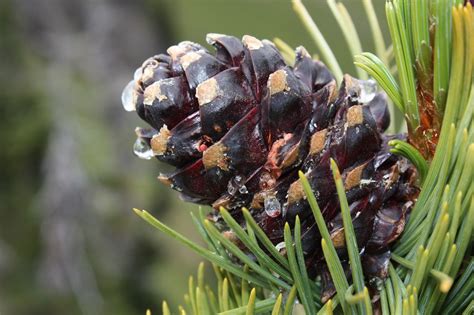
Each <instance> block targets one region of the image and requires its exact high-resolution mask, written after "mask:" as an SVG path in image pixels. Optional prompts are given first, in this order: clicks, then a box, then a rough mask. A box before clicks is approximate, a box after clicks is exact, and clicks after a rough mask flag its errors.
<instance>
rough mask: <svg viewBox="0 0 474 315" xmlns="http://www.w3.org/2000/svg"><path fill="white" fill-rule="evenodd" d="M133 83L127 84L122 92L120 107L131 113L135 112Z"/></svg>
mask: <svg viewBox="0 0 474 315" xmlns="http://www.w3.org/2000/svg"><path fill="white" fill-rule="evenodd" d="M135 93H136V92H135V81H134V80H132V81H130V82H128V84H127V85H126V86H125V88H124V89H123V91H122V105H123V108H124V109H125V110H126V111H127V112H133V111H134V110H135V105H136V104H135V100H136V98H135Z"/></svg>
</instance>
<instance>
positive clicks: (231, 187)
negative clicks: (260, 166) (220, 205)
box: [227, 175, 248, 196]
mask: <svg viewBox="0 0 474 315" xmlns="http://www.w3.org/2000/svg"><path fill="white" fill-rule="evenodd" d="M244 182H245V180H244V178H243V177H242V176H240V175H236V176H234V177H232V178H231V179H230V180H229V182H228V183H227V192H228V193H229V195H232V196H234V195H235V194H236V193H237V191H238V192H240V193H241V194H247V193H248V191H247V187H245V185H244Z"/></svg>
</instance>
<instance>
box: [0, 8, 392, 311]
mask: <svg viewBox="0 0 474 315" xmlns="http://www.w3.org/2000/svg"><path fill="white" fill-rule="evenodd" d="M342 2H343V3H344V4H345V5H346V6H347V8H348V10H349V11H350V13H351V15H352V17H353V19H354V22H355V24H356V27H357V29H358V31H359V33H360V35H361V40H362V42H363V47H364V50H366V51H373V45H372V43H371V42H370V30H369V26H368V22H367V18H366V16H365V13H364V10H363V7H362V3H361V0H351V1H349V0H346V1H342ZM374 3H375V6H376V10H377V12H378V15H379V18H380V19H381V22H382V28H383V30H384V32H385V33H386V25H385V21H384V14H383V4H384V1H382V0H380V1H374ZM305 4H306V5H307V7H308V9H309V11H310V12H311V14H312V15H313V17H314V19H315V20H316V22H317V24H318V26H319V27H320V29H321V31H322V32H323V33H324V34H325V36H326V38H327V40H328V42H329V44H330V45H331V46H332V47H333V50H334V51H335V53H336V56H337V57H338V59H339V61H340V63H341V66H342V67H343V69H344V71H345V72H349V73H351V74H354V67H353V66H352V60H351V56H350V55H349V53H348V50H347V46H346V44H345V43H344V40H343V38H342V34H341V32H340V30H339V28H338V25H337V23H336V21H335V20H334V19H333V17H332V15H331V13H330V11H329V9H328V7H327V4H326V1H325V0H313V1H306V2H305ZM209 32H215V33H225V34H232V35H235V36H238V37H241V36H242V35H244V34H252V35H254V36H256V37H259V38H268V39H272V38H273V37H276V36H278V37H280V38H282V39H283V40H285V41H287V42H288V43H289V44H290V45H292V46H293V47H296V46H298V45H304V46H305V47H306V48H307V49H308V50H309V51H310V52H312V53H317V50H316V48H315V46H314V44H313V43H312V41H311V39H310V37H309V36H308V35H307V33H306V31H305V30H304V29H303V27H302V25H301V23H300V21H299V20H298V19H297V18H296V16H295V15H294V13H293V11H292V8H291V3H290V1H289V0H288V1H287V0H278V1H271V0H255V1H250V0H247V1H236V0H233V1H224V0H199V1H198V0H196V1H184V0H178V1H177V0H174V1H172V0H169V1H165V0H137V1H133V0H102V1H96V0H82V1H80V0H67V1H66V0H42V1H29V0H1V1H0V314H17V315H22V314H144V312H145V309H146V308H150V309H152V310H153V311H154V314H158V313H159V311H158V309H159V305H160V304H161V300H162V299H164V298H166V299H167V300H168V301H169V302H170V303H171V304H172V305H177V304H178V303H182V295H183V293H184V292H185V291H186V286H187V276H188V275H189V274H191V273H194V272H195V268H196V267H197V262H198V261H199V260H200V259H199V257H196V255H194V254H193V253H191V252H190V251H189V250H187V249H185V248H183V247H181V246H180V245H179V244H177V243H176V242H175V241H173V240H170V239H167V238H166V237H165V236H163V235H161V234H159V233H158V232H157V231H155V230H152V228H151V227H149V226H148V225H146V224H145V223H144V222H142V221H141V220H140V219H139V218H138V217H136V216H135V215H134V214H133V212H132V211H131V209H132V207H137V208H143V209H148V210H150V211H151V212H152V213H153V214H154V215H156V216H157V217H159V218H160V219H161V220H162V221H164V222H165V223H167V224H169V225H171V226H173V227H174V228H176V229H177V230H178V231H182V232H184V234H185V235H187V236H189V237H191V238H193V239H196V240H197V239H198V237H197V234H196V233H195V232H194V229H193V227H192V224H191V220H190V217H189V212H190V211H192V210H194V209H195V208H196V207H195V206H193V205H190V204H185V203H183V202H181V201H180V200H179V199H178V198H177V195H176V194H175V193H174V192H172V191H170V190H168V189H166V188H165V187H163V186H162V185H161V184H160V183H159V182H158V181H157V180H156V176H157V175H158V174H159V172H160V170H161V171H163V170H165V169H166V167H165V166H164V165H160V163H158V162H155V161H143V160H140V159H138V158H136V157H134V156H133V154H132V150H131V148H132V144H133V142H134V132H133V130H134V128H135V126H137V125H142V126H143V125H144V124H143V123H141V122H140V120H139V119H138V118H137V117H136V115H132V114H128V115H127V113H126V112H125V111H123V109H122V106H121V104H120V94H121V90H122V88H123V86H124V85H125V84H126V83H127V82H128V81H129V80H130V79H131V77H132V74H133V71H134V69H135V68H136V67H137V66H139V65H140V64H141V62H142V61H143V60H144V59H146V58H147V57H148V56H151V55H153V54H155V53H159V52H163V51H164V50H165V49H166V47H168V46H170V45H172V44H173V43H175V42H178V41H181V40H191V41H196V42H200V43H204V42H205V40H204V39H205V35H206V33H209Z"/></svg>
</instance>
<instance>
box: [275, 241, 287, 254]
mask: <svg viewBox="0 0 474 315" xmlns="http://www.w3.org/2000/svg"><path fill="white" fill-rule="evenodd" d="M284 248H286V244H285V242H280V243H278V244H276V245H275V249H276V250H277V251H279V252H281V251H282V250H283V249H284Z"/></svg>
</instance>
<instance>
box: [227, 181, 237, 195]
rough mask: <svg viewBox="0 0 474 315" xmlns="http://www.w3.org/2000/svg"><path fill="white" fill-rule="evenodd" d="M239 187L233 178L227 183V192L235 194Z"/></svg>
mask: <svg viewBox="0 0 474 315" xmlns="http://www.w3.org/2000/svg"><path fill="white" fill-rule="evenodd" d="M238 189H239V188H238V187H235V185H234V183H233V182H232V179H230V180H229V182H228V183H227V193H228V194H229V195H231V196H233V195H235V193H236V192H237V190H238Z"/></svg>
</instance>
